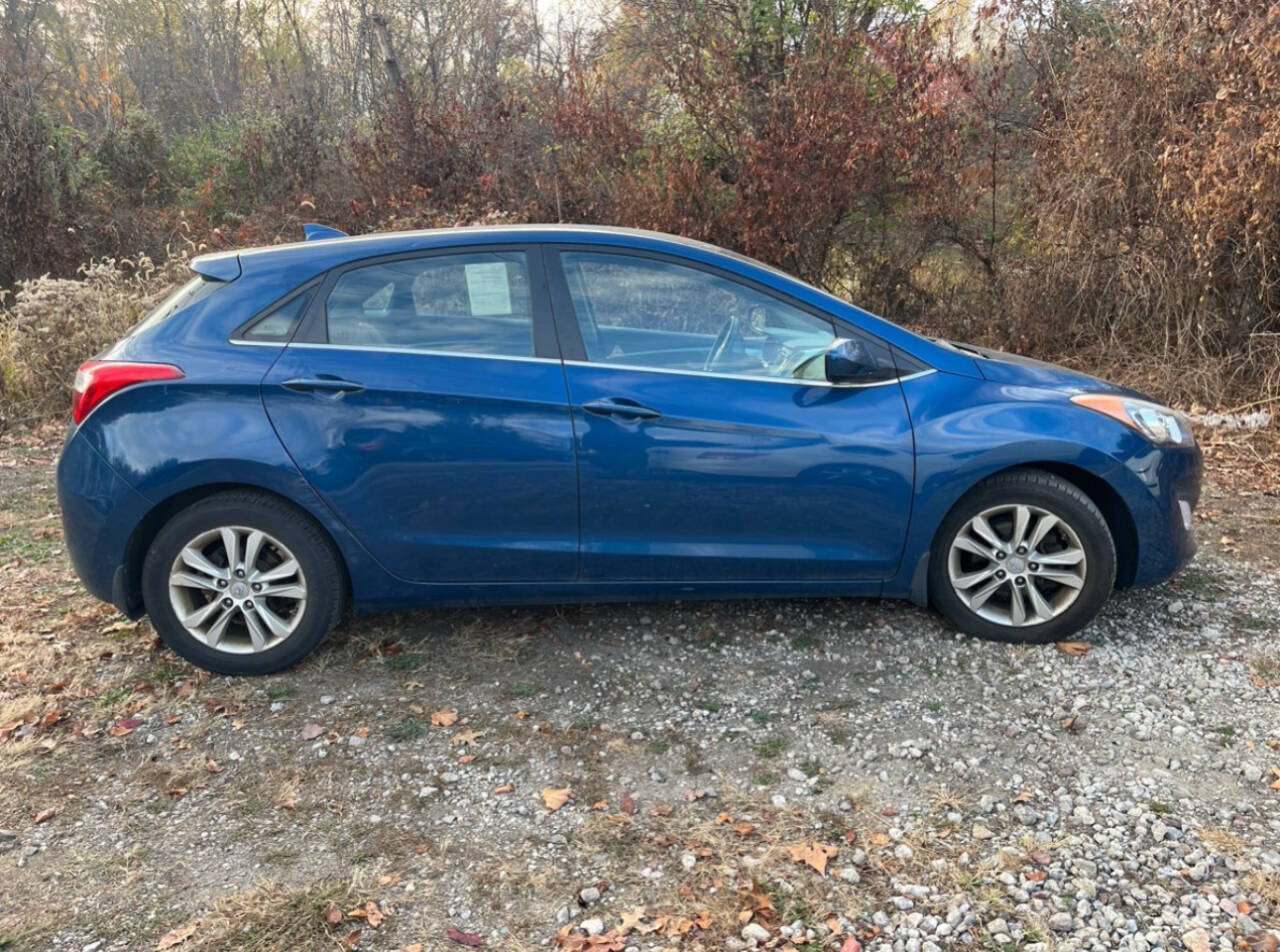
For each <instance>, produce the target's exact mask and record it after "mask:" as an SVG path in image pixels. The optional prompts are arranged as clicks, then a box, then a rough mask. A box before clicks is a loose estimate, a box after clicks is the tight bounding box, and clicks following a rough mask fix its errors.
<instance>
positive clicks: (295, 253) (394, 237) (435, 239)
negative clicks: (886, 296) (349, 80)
mask: <svg viewBox="0 0 1280 952" xmlns="http://www.w3.org/2000/svg"><path fill="white" fill-rule="evenodd" d="M506 242H537V243H548V242H565V243H578V244H603V245H611V246H615V247H625V248H634V249H644V250H650V251H670V252H674V253H676V254H680V255H682V256H686V257H691V258H695V259H703V260H715V261H718V262H721V263H723V262H725V260H726V259H729V260H732V261H736V262H737V263H738V264H739V265H745V266H747V267H748V268H750V269H759V270H764V271H769V272H772V273H773V274H774V275H776V276H779V277H783V278H788V279H790V280H795V279H794V278H793V277H791V276H790V275H787V274H786V273H785V272H783V271H780V270H778V269H776V268H774V267H772V266H770V265H767V264H765V263H764V262H762V261H756V260H754V259H752V258H748V257H747V256H745V255H741V254H738V253H737V252H734V251H729V250H727V249H725V248H718V247H716V246H715V245H711V244H707V243H706V242H704V241H697V240H695V239H692V238H683V237H680V236H679V235H668V234H663V233H662V232H657V231H645V230H643V229H639V228H616V227H610V226H605V225H560V224H554V225H553V224H545V225H538V224H534V225H472V226H464V227H459V228H432V229H426V230H421V231H390V232H373V233H371V234H367V235H354V236H350V237H341V238H321V239H313V240H310V241H298V242H291V243H289V244H281V245H265V246H262V247H257V248H246V249H243V250H240V251H224V252H216V253H214V254H207V255H201V256H200V257H198V258H196V259H194V260H193V261H192V267H193V269H195V270H196V271H198V272H200V273H201V274H205V275H208V276H210V277H215V278H218V279H221V280H226V279H229V278H233V277H236V276H237V275H238V274H239V273H240V270H241V267H245V268H254V269H256V268H258V267H263V266H266V267H271V266H273V265H284V264H289V265H304V264H313V265H314V266H316V267H317V268H318V269H324V268H329V267H332V266H334V265H336V264H341V263H344V262H347V261H354V260H359V259H361V258H372V257H377V256H379V255H388V254H398V253H402V252H413V251H425V250H430V249H432V248H442V247H462V246H466V245H491V244H503V243H506ZM735 270H737V269H735Z"/></svg>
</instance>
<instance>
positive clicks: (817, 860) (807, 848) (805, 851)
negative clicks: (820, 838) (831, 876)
mask: <svg viewBox="0 0 1280 952" xmlns="http://www.w3.org/2000/svg"><path fill="white" fill-rule="evenodd" d="M788 849H789V851H790V853H791V859H792V861H793V862H796V863H807V864H808V865H810V866H812V867H813V868H814V869H816V870H817V871H818V875H819V876H825V875H826V874H827V860H829V859H831V857H833V856H835V855H836V853H838V852H839V847H837V846H828V845H827V844H826V843H819V842H817V841H812V842H805V843H799V844H797V845H796V846H792V847H788Z"/></svg>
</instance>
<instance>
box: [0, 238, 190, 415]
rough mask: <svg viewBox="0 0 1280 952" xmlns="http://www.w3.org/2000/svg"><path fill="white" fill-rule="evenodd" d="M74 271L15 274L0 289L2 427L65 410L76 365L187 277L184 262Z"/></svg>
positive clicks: (106, 264)
mask: <svg viewBox="0 0 1280 952" xmlns="http://www.w3.org/2000/svg"><path fill="white" fill-rule="evenodd" d="M80 272H81V273H80V276H79V277H78V278H51V277H42V278H35V279H31V280H27V281H19V282H18V284H17V286H16V288H15V289H14V291H13V293H12V297H11V298H9V299H8V300H6V299H5V296H4V295H3V294H0V428H7V427H10V426H13V425H14V424H23V423H34V422H36V421H39V420H41V419H47V418H51V417H59V416H63V415H65V414H66V413H68V412H69V408H70V406H71V382H72V379H73V378H74V376H75V371H76V367H78V366H79V365H80V363H81V362H82V361H84V360H85V359H86V358H88V357H90V356H92V355H93V354H96V353H97V352H98V351H100V350H102V349H103V348H104V347H105V346H106V345H108V344H110V343H111V342H112V341H114V340H116V339H117V338H118V337H120V336H121V335H122V334H123V333H124V332H125V331H126V330H127V329H128V328H129V327H130V326H131V325H133V324H134V323H136V322H137V321H138V320H139V319H141V318H142V316H143V315H144V314H145V313H146V312H147V311H148V310H150V309H151V308H152V307H154V306H155V305H157V304H158V303H159V302H160V301H161V300H162V299H163V298H164V296H165V294H166V293H168V292H169V291H170V290H171V289H172V288H173V287H174V285H175V284H176V283H177V282H178V281H180V280H184V279H185V278H186V277H187V273H184V272H186V268H185V266H184V264H183V262H181V261H178V260H176V259H175V260H174V261H172V262H170V263H168V264H164V265H156V264H155V263H153V262H152V261H151V260H150V259H147V258H142V259H140V260H139V261H137V262H116V261H112V260H107V261H95V262H93V263H91V264H89V265H86V266H85V267H83V268H81V269H80Z"/></svg>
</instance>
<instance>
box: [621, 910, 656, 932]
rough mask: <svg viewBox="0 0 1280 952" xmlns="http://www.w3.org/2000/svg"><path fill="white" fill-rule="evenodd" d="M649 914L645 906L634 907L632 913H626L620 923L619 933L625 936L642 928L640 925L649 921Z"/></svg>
mask: <svg viewBox="0 0 1280 952" xmlns="http://www.w3.org/2000/svg"><path fill="white" fill-rule="evenodd" d="M648 917H649V916H648V913H647V912H646V911H645V908H644V906H633V907H632V908H631V911H630V912H624V913H623V914H622V918H621V920H620V921H619V922H618V931H619V932H620V933H622V934H623V935H626V934H627V933H628V932H631V931H633V930H635V929H638V928H639V927H640V924H641V923H642V922H644V920H645V919H647V918H648Z"/></svg>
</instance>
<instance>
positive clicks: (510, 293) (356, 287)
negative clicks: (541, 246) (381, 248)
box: [325, 251, 534, 357]
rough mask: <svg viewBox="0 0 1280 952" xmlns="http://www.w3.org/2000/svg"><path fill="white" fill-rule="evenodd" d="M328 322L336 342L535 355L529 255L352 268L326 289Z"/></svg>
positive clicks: (475, 255) (491, 254)
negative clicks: (327, 290)
mask: <svg viewBox="0 0 1280 952" xmlns="http://www.w3.org/2000/svg"><path fill="white" fill-rule="evenodd" d="M325 322H326V330H327V334H328V342H329V343H330V344H332V345H337V346H347V347H376V348H383V347H385V348H392V349H404V350H428V351H444V352H454V353H469V354H480V355H494V356H506V357H531V356H533V353H534V343H533V297H532V291H531V288H530V282H529V263H528V258H527V255H526V254H525V253H524V252H523V251H485V252H472V253H458V254H443V255H431V256H429V257H422V258H407V259H401V260H397V261H384V262H379V263H376V264H370V265H365V266H363V267H358V268H352V269H350V270H348V271H344V272H342V273H341V274H340V275H339V276H338V278H337V280H336V281H335V282H334V284H333V287H332V289H331V290H330V291H329V295H328V297H327V299H326V300H325Z"/></svg>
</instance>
